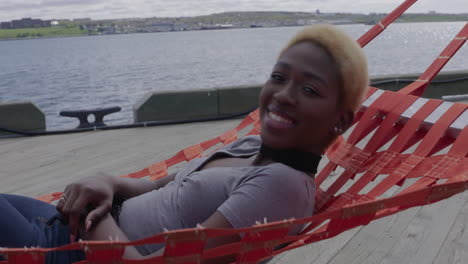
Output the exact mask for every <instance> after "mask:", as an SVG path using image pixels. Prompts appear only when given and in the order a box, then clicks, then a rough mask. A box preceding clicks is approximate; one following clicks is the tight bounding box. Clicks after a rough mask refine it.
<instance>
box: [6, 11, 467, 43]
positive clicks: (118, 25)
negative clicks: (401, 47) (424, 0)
mask: <svg viewBox="0 0 468 264" xmlns="http://www.w3.org/2000/svg"><path fill="white" fill-rule="evenodd" d="M385 16H386V14H367V15H365V14H345V13H331V14H328V13H320V12H319V11H318V10H317V12H315V13H306V12H227V13H220V14H213V15H208V16H198V17H178V18H135V19H113V20H91V19H85V20H79V21H75V20H73V21H72V20H61V21H60V24H59V25H58V26H55V27H39V28H17V29H0V40H5V41H11V40H31V39H44V38H63V37H77V36H99V35H121V34H135V33H158V32H178V31H197V30H222V29H239V28H271V27H291V26H305V25H311V24H316V23H331V24H336V25H349V24H365V25H374V24H376V23H378V21H380V20H381V19H382V18H384V17H385ZM467 17H468V14H438V13H428V14H403V15H402V16H401V17H400V18H398V19H397V20H396V21H395V23H427V22H429V23H430V22H436V23H444V22H463V21H467Z"/></svg>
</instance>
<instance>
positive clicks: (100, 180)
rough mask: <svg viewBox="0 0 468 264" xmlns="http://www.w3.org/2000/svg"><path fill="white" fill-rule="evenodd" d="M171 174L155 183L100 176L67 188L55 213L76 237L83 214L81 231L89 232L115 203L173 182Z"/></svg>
mask: <svg viewBox="0 0 468 264" xmlns="http://www.w3.org/2000/svg"><path fill="white" fill-rule="evenodd" d="M174 178H175V174H171V175H168V176H166V177H165V178H162V179H160V180H157V181H150V180H146V179H132V178H121V177H117V176H112V175H109V174H104V173H100V174H97V175H96V176H93V177H87V178H84V179H81V180H79V181H77V182H75V183H72V184H69V185H67V187H66V188H65V191H64V195H63V196H64V199H61V200H60V201H59V202H58V204H57V210H58V211H59V212H60V213H61V214H62V216H63V218H64V219H65V220H68V223H69V225H70V232H71V234H72V235H76V234H77V231H78V227H79V225H80V219H81V217H82V215H83V213H84V212H86V211H87V215H86V217H85V219H84V223H83V224H84V229H85V230H89V229H90V228H91V227H92V225H95V224H97V223H98V222H99V221H100V220H101V218H103V217H104V216H105V215H106V214H108V213H109V212H110V210H111V208H112V203H113V201H114V199H118V200H122V201H123V200H126V199H129V198H132V197H135V196H138V195H141V194H143V193H146V192H150V191H152V190H155V189H159V188H162V187H164V186H165V185H166V184H168V183H169V182H170V181H172V180H174Z"/></svg>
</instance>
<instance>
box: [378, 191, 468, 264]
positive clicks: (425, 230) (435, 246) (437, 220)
mask: <svg viewBox="0 0 468 264" xmlns="http://www.w3.org/2000/svg"><path fill="white" fill-rule="evenodd" d="M467 199H468V193H466V192H465V193H462V194H458V195H456V196H453V197H451V198H449V199H447V200H444V201H441V202H438V203H435V204H431V205H427V206H423V207H422V208H421V210H420V211H419V212H418V214H417V215H416V216H415V217H414V218H413V220H412V221H411V223H410V224H409V225H408V226H407V228H406V229H405V231H404V232H403V233H402V234H401V235H400V236H399V239H398V240H397V241H396V243H395V245H393V247H391V248H390V249H389V251H388V253H387V254H385V256H384V257H383V259H382V261H381V262H380V263H382V264H384V263H421V264H423V263H433V262H434V259H435V257H436V256H437V252H439V249H440V248H441V246H442V244H443V243H444V241H445V239H446V237H447V236H448V233H449V231H450V229H451V227H452V225H453V223H454V222H455V218H456V217H457V216H458V214H459V213H460V211H461V209H462V208H463V206H464V204H465V203H466V201H467Z"/></svg>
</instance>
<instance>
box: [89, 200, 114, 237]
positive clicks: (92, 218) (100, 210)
mask: <svg viewBox="0 0 468 264" xmlns="http://www.w3.org/2000/svg"><path fill="white" fill-rule="evenodd" d="M110 209H111V203H110V202H104V203H102V204H101V205H99V206H98V207H96V208H95V209H94V210H92V211H91V212H89V214H88V215H87V216H86V219H85V230H86V232H88V231H89V230H90V229H91V227H92V226H93V225H94V224H96V223H97V222H99V221H100V220H101V219H102V218H103V217H104V216H105V215H106V214H107V213H109V212H110Z"/></svg>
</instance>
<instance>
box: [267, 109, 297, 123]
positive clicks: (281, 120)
mask: <svg viewBox="0 0 468 264" xmlns="http://www.w3.org/2000/svg"><path fill="white" fill-rule="evenodd" d="M268 116H269V117H270V118H271V119H273V120H275V121H277V122H280V123H285V124H288V125H290V124H292V123H293V122H292V121H291V120H290V119H286V118H284V117H282V116H279V115H277V114H275V113H273V112H268Z"/></svg>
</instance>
